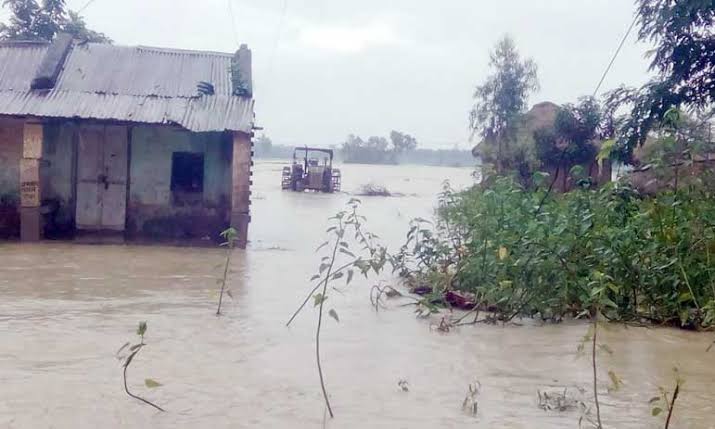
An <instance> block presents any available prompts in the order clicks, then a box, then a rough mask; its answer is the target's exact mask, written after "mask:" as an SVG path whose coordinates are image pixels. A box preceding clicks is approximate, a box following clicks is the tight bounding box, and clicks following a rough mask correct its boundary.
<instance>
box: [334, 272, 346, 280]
mask: <svg viewBox="0 0 715 429" xmlns="http://www.w3.org/2000/svg"><path fill="white" fill-rule="evenodd" d="M343 275H344V273H343V272H342V271H341V272H338V273H335V274H333V280H337V279H339V278H341V277H342V276H343Z"/></svg>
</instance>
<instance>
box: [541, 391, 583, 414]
mask: <svg viewBox="0 0 715 429" xmlns="http://www.w3.org/2000/svg"><path fill="white" fill-rule="evenodd" d="M536 394H537V396H538V403H537V406H538V407H539V408H541V409H542V410H544V411H558V412H567V411H573V410H576V409H578V408H581V409H583V408H585V404H584V402H583V401H581V400H580V399H578V398H576V397H574V396H573V395H570V394H569V393H568V388H567V387H564V390H563V392H561V391H558V392H548V391H543V392H542V391H541V390H537V391H536Z"/></svg>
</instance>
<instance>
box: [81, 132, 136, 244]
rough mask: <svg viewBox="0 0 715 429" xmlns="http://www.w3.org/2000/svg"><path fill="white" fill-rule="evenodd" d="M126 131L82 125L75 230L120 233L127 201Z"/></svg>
mask: <svg viewBox="0 0 715 429" xmlns="http://www.w3.org/2000/svg"><path fill="white" fill-rule="evenodd" d="M127 157H128V142H127V129H126V127H122V126H114V125H106V126H105V125H91V126H82V127H81V128H80V132H79V150H78V154H77V215H76V223H77V228H78V229H84V230H94V231H98V230H113V231H123V230H124V227H125V224H126V202H127Z"/></svg>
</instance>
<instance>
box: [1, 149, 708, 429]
mask: <svg viewBox="0 0 715 429" xmlns="http://www.w3.org/2000/svg"><path fill="white" fill-rule="evenodd" d="M280 168H281V165H280V164H272V163H259V164H258V165H257V169H256V170H257V171H256V177H255V183H256V187H255V191H254V195H255V196H256V197H257V198H256V199H255V201H254V205H253V223H252V225H251V238H252V243H251V245H250V248H249V250H247V251H246V252H240V251H236V253H235V256H234V259H233V267H232V274H231V288H232V291H233V295H234V299H233V300H229V301H228V302H227V305H226V307H225V316H224V317H221V318H217V317H216V316H215V315H214V312H215V307H214V306H215V303H216V299H217V294H216V290H217V286H216V283H215V276H216V275H217V274H218V271H219V270H217V269H216V268H215V266H216V265H217V264H219V263H220V262H221V260H222V255H223V253H222V250H220V249H191V248H171V247H159V246H82V245H72V244H68V243H43V244H37V245H25V244H22V245H21V244H17V243H5V244H0V294H2V298H3V299H2V300H0V322H1V323H0V335H1V338H2V348H1V349H0V380H2V382H3V388H2V389H0V427H3V428H4V427H9V428H45V427H54V428H97V427H132V428H137V427H158V428H176V427H181V428H184V427H186V428H198V427H212V428H236V427H262V428H273V427H276V428H283V427H299V428H303V427H305V428H320V427H322V425H323V405H322V398H321V395H320V391H319V389H318V385H317V374H316V370H315V363H314V360H313V359H314V354H313V353H314V350H313V334H314V332H313V329H314V315H315V314H314V310H312V309H310V310H308V311H307V312H306V313H304V314H302V315H301V316H300V317H299V318H298V319H297V320H296V322H295V324H294V325H293V326H291V328H286V327H285V326H284V323H285V321H286V319H287V318H288V316H289V315H290V314H291V312H292V311H293V310H294V309H295V307H296V305H297V303H299V302H300V300H301V298H302V297H303V293H305V291H306V289H307V286H308V284H307V279H308V278H309V277H310V276H311V275H312V273H313V270H314V269H315V265H316V256H315V254H314V249H315V246H316V244H317V243H319V242H320V241H321V239H322V237H323V231H324V229H325V227H326V224H327V221H326V219H327V217H328V216H330V215H332V214H333V213H334V212H336V211H337V210H340V209H341V208H342V207H343V206H344V204H345V202H346V201H347V200H348V199H349V198H351V195H349V194H339V195H324V194H294V193H285V192H281V191H280V190H279V188H280ZM343 176H344V189H345V190H346V191H348V192H351V191H355V190H357V189H358V188H359V186H360V185H362V184H364V183H367V182H369V181H372V182H376V183H380V184H383V185H385V186H387V187H388V189H390V190H391V191H393V192H401V193H404V194H406V195H413V196H406V197H401V198H367V197H366V198H363V207H362V211H363V214H365V215H366V216H367V217H368V225H369V227H370V229H371V230H373V231H374V232H376V233H378V234H379V235H380V236H381V237H383V239H384V241H385V242H387V243H389V244H391V245H393V246H395V245H397V244H398V243H400V241H401V240H402V238H403V237H404V234H405V232H406V226H405V225H406V222H407V221H408V220H409V219H410V217H413V216H429V215H430V213H431V210H432V205H433V204H434V195H435V194H436V192H438V191H439V189H440V186H441V182H442V180H443V179H446V178H449V179H451V181H452V182H453V183H454V184H455V185H457V186H465V185H468V184H469V183H470V182H471V177H470V171H469V170H463V169H462V170H460V169H450V168H430V167H409V166H402V167H396V168H394V167H374V166H343ZM369 285H370V283H369V282H364V281H363V282H357V283H355V285H354V287H352V288H351V289H350V290H348V291H346V292H345V293H344V294H338V293H334V294H333V295H332V296H331V297H330V301H331V303H330V305H331V308H332V307H334V308H336V309H337V310H338V312H339V314H340V323H339V324H338V323H335V322H333V321H332V319H331V320H330V323H327V325H326V327H325V331H324V338H325V339H324V341H323V349H324V351H323V353H324V367H325V373H326V377H327V383H328V388H329V390H330V393H331V395H332V401H333V405H334V408H335V412H336V416H337V418H336V419H335V420H334V421H331V422H328V423H327V427H333V428H364V427H371V428H372V427H378V428H438V427H477V428H546V427H554V428H575V427H577V423H578V417H579V414H578V413H577V412H572V413H558V412H545V411H542V410H540V409H539V408H538V407H537V406H536V391H537V389H540V390H542V391H543V390H549V389H553V390H555V389H562V388H563V387H569V388H570V389H573V391H577V390H578V388H579V387H581V388H588V386H589V384H588V383H589V380H590V376H591V374H590V367H589V364H588V360H587V359H586V358H578V357H577V355H576V347H577V345H578V343H579V341H580V339H581V337H582V336H583V335H584V333H585V331H586V326H585V325H583V324H581V323H564V324H561V325H546V326H537V325H536V324H534V323H530V322H528V321H525V322H524V326H506V327H504V326H481V325H480V326H475V327H468V326H467V327H461V328H459V329H455V330H453V331H452V332H450V333H449V334H441V333H438V332H437V331H436V330H434V329H430V323H434V321H429V320H416V319H415V318H414V317H413V315H412V312H411V309H410V308H408V307H400V306H399V304H400V303H399V302H397V303H392V305H391V309H389V310H387V311H381V312H379V313H377V314H376V313H375V312H374V311H373V310H372V309H371V307H370V305H369V300H368V286H369ZM140 320H147V321H148V323H149V332H148V335H147V338H146V341H147V343H148V347H147V348H146V349H145V350H144V351H143V352H142V354H141V356H140V357H139V359H138V361H137V362H135V363H134V364H133V365H132V368H131V371H130V382H131V384H132V385H133V389H132V390H136V391H137V392H144V393H145V394H146V396H148V397H150V398H151V399H152V400H154V401H156V402H157V403H159V404H160V405H161V406H163V407H165V408H166V409H167V410H168V411H169V412H168V413H166V414H161V413H157V412H156V411H155V410H153V409H152V408H150V407H146V406H142V405H140V404H138V403H136V402H135V401H133V400H131V399H130V398H128V397H126V396H125V395H124V393H123V390H122V386H121V368H120V366H119V362H118V361H117V360H116V359H115V357H114V353H115V351H116V350H117V348H118V347H119V346H120V345H122V344H123V343H124V342H125V341H127V340H129V339H131V337H132V335H133V331H134V329H135V327H136V324H137V322H138V321H140ZM602 337H603V341H604V342H606V343H608V344H609V346H610V347H611V348H612V349H613V350H614V355H613V356H610V357H609V356H602V357H601V362H602V367H601V368H602V374H601V377H602V378H603V380H604V382H603V389H602V390H603V396H602V411H603V415H604V420H605V421H604V423H605V424H606V425H607V427H617V428H652V427H660V426H661V425H662V423H659V421H657V420H655V419H654V418H652V417H650V413H649V407H648V404H647V401H648V399H649V398H650V397H652V396H654V395H655V394H656V393H657V388H658V386H659V385H663V386H669V385H670V384H671V383H672V372H671V368H672V367H673V366H674V365H678V366H679V367H680V368H681V371H682V373H683V375H684V377H685V379H686V385H685V389H684V391H683V394H682V397H681V400H680V403H679V404H678V409H677V410H676V419H675V425H673V426H672V427H675V428H711V427H715V425H714V423H713V421H714V420H715V419H714V418H713V415H715V413H713V397H714V396H715V392H713V388H712V386H713V383H714V382H715V364H714V360H715V354H706V353H705V352H704V350H705V348H706V347H707V343H708V341H709V336H707V335H702V334H697V333H691V332H683V331H677V330H670V329H642V328H623V327H617V326H613V327H611V328H610V329H608V330H604V331H603V334H602ZM609 369H612V370H614V371H615V372H617V373H618V374H619V376H620V377H621V378H622V379H623V380H624V382H625V386H624V387H623V388H622V389H621V390H620V391H618V392H614V393H612V394H607V393H606V387H607V383H606V379H607V371H608V370H609ZM148 377H151V378H154V379H156V380H158V381H160V382H162V383H163V384H164V385H163V386H162V387H161V388H159V389H155V390H151V391H148V392H147V391H146V389H145V388H144V386H143V380H144V378H148ZM400 379H404V380H407V381H408V382H409V392H403V391H401V389H400V388H399V387H398V385H397V383H398V381H399V380H400ZM476 380H478V381H479V382H480V383H481V385H482V392H481V395H480V397H479V401H480V404H479V414H478V416H477V417H476V418H473V417H471V416H468V415H466V414H464V413H463V412H462V411H461V404H462V400H463V399H464V395H465V393H466V392H467V389H468V385H469V384H470V383H472V382H474V381H476ZM585 397H586V399H587V400H588V399H590V398H589V397H588V393H586V394H585Z"/></svg>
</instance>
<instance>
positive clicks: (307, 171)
mask: <svg viewBox="0 0 715 429" xmlns="http://www.w3.org/2000/svg"><path fill="white" fill-rule="evenodd" d="M321 158H322V159H321ZM340 180H341V176H340V170H339V169H337V168H333V151H332V150H331V149H318V148H313V147H307V146H306V147H296V148H295V149H294V150H293V164H292V165H291V166H290V167H288V166H286V167H283V175H282V180H281V187H282V188H283V190H290V191H297V192H303V191H305V190H311V191H318V192H336V191H340Z"/></svg>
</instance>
